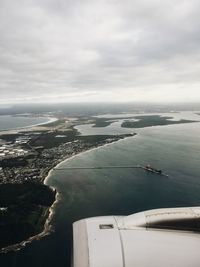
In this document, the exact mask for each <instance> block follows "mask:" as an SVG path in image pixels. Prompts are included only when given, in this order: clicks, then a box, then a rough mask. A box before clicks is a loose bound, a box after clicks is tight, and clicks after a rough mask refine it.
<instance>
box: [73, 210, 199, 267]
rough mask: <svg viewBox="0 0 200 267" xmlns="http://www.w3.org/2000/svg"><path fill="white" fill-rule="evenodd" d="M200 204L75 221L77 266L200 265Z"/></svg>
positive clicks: (149, 266) (146, 266)
mask: <svg viewBox="0 0 200 267" xmlns="http://www.w3.org/2000/svg"><path fill="white" fill-rule="evenodd" d="M199 251H200V207H191V208H171V209H156V210H149V211H145V212H140V213H136V214H133V215H130V216H103V217H94V218H88V219H83V220H80V221H78V222H75V223H74V224H73V267H134V266H136V267H199V266H200V252H199Z"/></svg>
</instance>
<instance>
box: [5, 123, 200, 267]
mask: <svg viewBox="0 0 200 267" xmlns="http://www.w3.org/2000/svg"><path fill="white" fill-rule="evenodd" d="M96 130H98V129H96ZM105 130H106V128H105ZM131 131H133V130H132V129H131ZM137 133H138V135H137V136H134V137H131V138H127V139H124V140H121V141H118V142H116V143H114V144H111V145H107V146H104V147H101V148H99V149H95V150H91V151H89V152H85V153H82V154H80V155H77V156H75V157H74V158H71V159H70V160H68V161H65V162H63V163H62V164H61V165H60V167H62V168H63V167H69V166H105V165H106V166H108V165H112V166H113V165H124V166H128V165H129V166H130V165H137V164H140V165H145V164H148V163H149V164H151V165H152V166H155V167H156V168H159V169H162V170H163V171H164V172H165V173H167V174H168V175H169V177H165V176H160V175H157V174H152V173H148V172H145V171H144V170H141V169H110V170H108V169H102V170H73V171H72V170H62V171H52V172H51V174H50V175H49V177H48V179H47V181H46V183H47V184H48V185H49V186H53V187H55V188H56V189H57V191H58V192H59V201H58V202H57V204H56V206H55V209H54V216H53V219H52V225H53V227H54V232H53V233H52V234H51V235H49V236H47V237H45V238H43V239H41V240H39V241H34V242H32V243H31V244H29V245H27V246H26V247H25V248H24V249H23V250H22V251H18V252H14V253H8V254H7V255H4V256H1V262H3V263H4V265H2V266H41V267H42V266H50V267H51V266H52V267H53V266H60V267H64V266H65V267H66V266H70V253H71V247H72V243H71V242H72V240H71V238H72V223H73V222H74V221H76V220H79V219H82V218H86V217H91V216H102V215H128V214H132V213H134V212H138V211H142V210H146V209H153V208H164V207H180V206H200V175H199V174H200V164H199V163H200V162H199V159H200V134H199V133H200V123H198V122H197V123H189V124H182V125H181V124H179V125H169V126H162V127H150V128H145V129H140V130H139V129H138V130H137Z"/></svg>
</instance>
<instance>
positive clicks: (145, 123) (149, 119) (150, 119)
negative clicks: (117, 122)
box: [121, 115, 197, 128]
mask: <svg viewBox="0 0 200 267" xmlns="http://www.w3.org/2000/svg"><path fill="white" fill-rule="evenodd" d="M134 118H135V119H136V121H130V120H125V121H124V122H122V124H121V127H124V128H145V127H151V126H163V125H171V124H181V123H193V122H197V121H193V120H184V119H181V120H178V121H175V120H171V119H173V117H167V116H160V115H148V116H136V117H134Z"/></svg>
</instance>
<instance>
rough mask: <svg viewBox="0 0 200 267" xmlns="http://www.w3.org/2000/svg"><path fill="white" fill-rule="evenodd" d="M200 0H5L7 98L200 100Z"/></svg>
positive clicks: (0, 48) (1, 42)
mask: <svg viewBox="0 0 200 267" xmlns="http://www.w3.org/2000/svg"><path fill="white" fill-rule="evenodd" d="M199 10H200V2H199V1H198V0H187V1H186V0H173V1H172V0H169V1H164V0H163V1H162V0H124V1H121V0H100V1H98V0H84V1H83V0H19V1H11V0H1V2H0V94H1V97H0V101H1V103H5V102H23V101H25V102H33V101H35V102H43V101H45V102H59V101H60V102H68V101H69V102H72V101H73V102H76V101H162V102H164V101H199V100H200V88H199V85H200V18H199Z"/></svg>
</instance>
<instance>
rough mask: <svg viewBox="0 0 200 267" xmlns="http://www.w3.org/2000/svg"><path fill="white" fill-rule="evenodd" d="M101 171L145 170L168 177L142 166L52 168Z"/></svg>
mask: <svg viewBox="0 0 200 267" xmlns="http://www.w3.org/2000/svg"><path fill="white" fill-rule="evenodd" d="M103 169H142V170H145V171H149V172H151V173H153V174H159V175H162V176H165V177H168V175H167V174H165V173H163V172H156V171H153V170H149V169H147V168H146V167H144V166H141V165H135V166H119V165H116V166H92V167H88V166H86V167H83V166H81V167H80V166H78V167H76V166H74V167H64V168H53V170H54V171H64V170H103Z"/></svg>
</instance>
